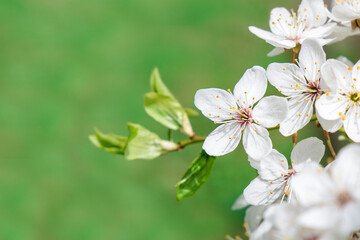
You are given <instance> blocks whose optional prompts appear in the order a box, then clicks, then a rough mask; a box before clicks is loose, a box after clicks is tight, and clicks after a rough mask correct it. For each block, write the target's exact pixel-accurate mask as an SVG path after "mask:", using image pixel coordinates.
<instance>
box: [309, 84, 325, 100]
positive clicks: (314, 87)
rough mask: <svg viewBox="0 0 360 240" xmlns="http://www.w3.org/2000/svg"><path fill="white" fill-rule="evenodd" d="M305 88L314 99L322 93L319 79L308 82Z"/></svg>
mask: <svg viewBox="0 0 360 240" xmlns="http://www.w3.org/2000/svg"><path fill="white" fill-rule="evenodd" d="M307 89H308V91H307V92H308V94H309V95H310V96H311V97H314V98H315V99H316V98H317V97H319V96H320V95H321V94H322V92H321V90H320V83H319V81H312V82H309V83H308V85H307Z"/></svg>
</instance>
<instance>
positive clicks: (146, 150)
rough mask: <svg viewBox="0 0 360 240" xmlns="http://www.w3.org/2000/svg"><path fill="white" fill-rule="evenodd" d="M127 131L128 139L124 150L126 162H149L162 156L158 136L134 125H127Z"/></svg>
mask: <svg viewBox="0 0 360 240" xmlns="http://www.w3.org/2000/svg"><path fill="white" fill-rule="evenodd" d="M128 129H129V138H128V144H127V146H126V149H125V157H126V159H127V160H134V159H149V160H150V159H154V158H156V157H159V156H160V155H161V154H162V152H163V148H162V145H161V139H160V137H159V136H158V135H156V134H155V133H153V132H150V131H149V130H147V129H146V128H144V127H142V126H140V125H138V124H134V123H128Z"/></svg>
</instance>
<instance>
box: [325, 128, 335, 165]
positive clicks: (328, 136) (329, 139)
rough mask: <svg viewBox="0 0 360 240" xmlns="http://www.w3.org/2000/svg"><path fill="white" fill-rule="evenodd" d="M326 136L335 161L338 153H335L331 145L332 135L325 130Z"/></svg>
mask: <svg viewBox="0 0 360 240" xmlns="http://www.w3.org/2000/svg"><path fill="white" fill-rule="evenodd" d="M324 136H325V139H326V143H327V145H328V147H329V150H330V152H331V155H332V156H333V158H334V159H335V158H336V153H335V150H334V148H333V146H332V144H331V138H330V135H329V133H328V132H327V131H325V130H324Z"/></svg>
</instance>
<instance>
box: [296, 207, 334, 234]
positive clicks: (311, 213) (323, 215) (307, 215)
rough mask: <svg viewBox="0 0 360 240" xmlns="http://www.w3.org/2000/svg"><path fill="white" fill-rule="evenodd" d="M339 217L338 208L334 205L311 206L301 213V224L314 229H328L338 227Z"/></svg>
mask: <svg viewBox="0 0 360 240" xmlns="http://www.w3.org/2000/svg"><path fill="white" fill-rule="evenodd" d="M338 217H339V214H338V209H336V208H335V207H334V206H333V205H330V206H324V207H317V208H310V209H309V210H308V211H305V212H304V213H302V214H301V215H300V217H299V224H300V225H302V226H304V227H308V228H312V229H314V228H315V229H319V230H328V229H331V228H333V227H336V223H337V222H338V221H339V218H338Z"/></svg>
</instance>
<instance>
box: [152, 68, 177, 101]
mask: <svg viewBox="0 0 360 240" xmlns="http://www.w3.org/2000/svg"><path fill="white" fill-rule="evenodd" d="M150 86H151V89H152V90H153V92H155V93H159V94H161V95H165V96H168V97H171V98H173V99H174V100H175V97H174V95H172V93H171V92H170V90H169V89H168V88H167V87H166V85H165V84H164V82H163V81H162V80H161V76H160V73H159V69H158V68H155V69H154V71H153V72H152V73H151V76H150Z"/></svg>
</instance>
